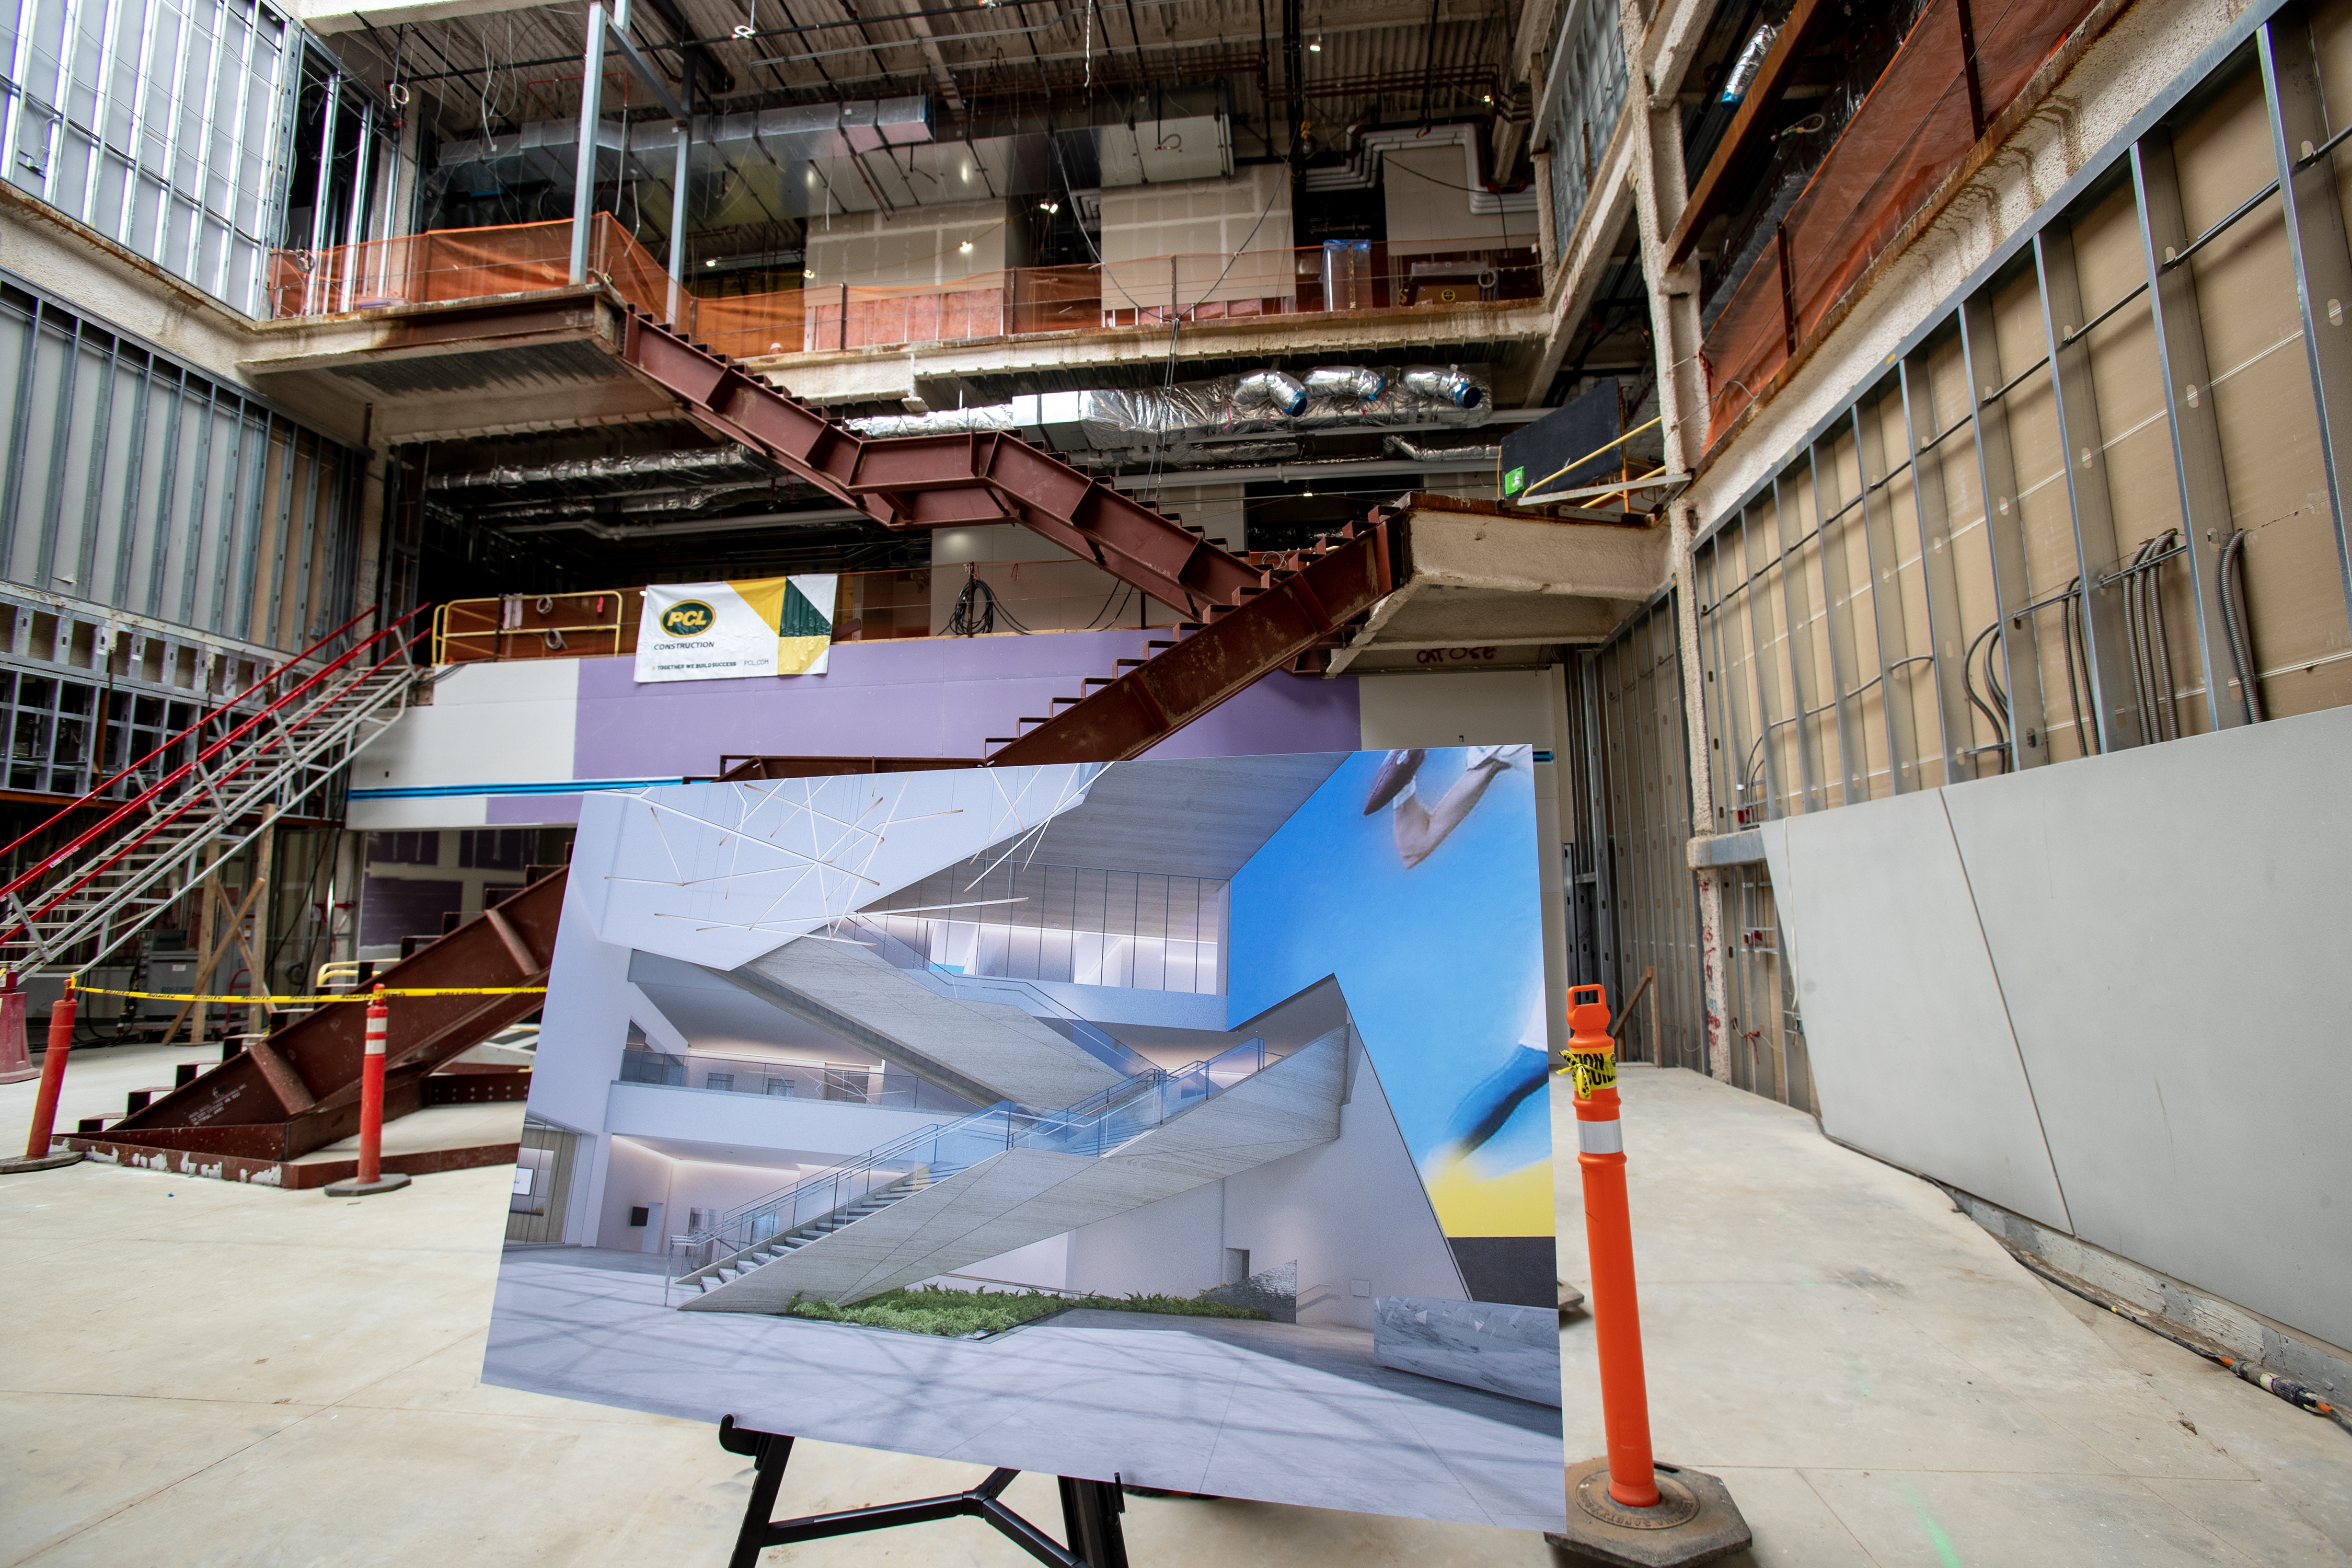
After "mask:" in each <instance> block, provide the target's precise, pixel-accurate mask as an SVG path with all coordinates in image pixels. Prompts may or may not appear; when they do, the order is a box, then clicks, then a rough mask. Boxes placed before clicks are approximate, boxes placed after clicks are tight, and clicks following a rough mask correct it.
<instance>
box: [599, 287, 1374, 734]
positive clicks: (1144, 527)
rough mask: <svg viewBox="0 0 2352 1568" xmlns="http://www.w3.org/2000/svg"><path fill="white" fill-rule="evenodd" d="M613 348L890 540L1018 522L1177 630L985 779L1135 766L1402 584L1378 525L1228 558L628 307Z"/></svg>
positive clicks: (724, 430) (1016, 446)
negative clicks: (863, 411)
mask: <svg viewBox="0 0 2352 1568" xmlns="http://www.w3.org/2000/svg"><path fill="white" fill-rule="evenodd" d="M621 337H622V342H621V343H620V345H619V351H618V352H619V353H620V356H621V357H622V359H623V360H625V362H626V363H628V364H629V365H630V366H631V367H633V368H634V369H635V370H636V371H637V372H638V373H639V374H642V375H644V376H645V377H646V379H648V380H649V381H652V382H654V383H655V384H657V385H659V386H661V387H663V388H665V389H666V390H667V391H668V392H669V393H670V394H671V395H674V396H676V397H677V399H678V400H679V401H680V402H681V403H682V404H683V405H685V408H686V410H687V413H688V416H690V417H692V418H693V419H694V420H695V422H696V423H697V424H698V425H700V426H703V427H704V428H706V429H707V430H709V431H710V432H711V433H712V434H714V435H717V436H720V437H725V438H728V439H730V440H734V441H738V442H740V443H741V444H743V445H744V446H746V447H751V449H752V450H753V451H756V452H760V453H762V454H764V455H765V456H766V457H768V458H770V459H772V461H774V462H775V463H777V464H778V465H779V466H781V467H782V468H785V469H786V470H788V471H789V472H791V473H793V475H795V476H797V477H798V478H800V479H805V480H806V481H808V482H809V483H811V484H813V485H815V486H816V487H817V488H819V489H823V490H824V491H825V492H827V493H828V494H830V495H832V496H834V497H835V498H837V499H838V500H842V501H844V502H845V503H847V504H848V505H851V506H854V507H856V508H857V509H859V510H862V511H864V512H865V513H866V515H867V516H869V517H871V518H873V519H874V520H875V521H877V522H879V523H881V524H882V525H884V526H885V527H887V528H892V529H899V530H906V529H919V528H959V527H972V526H977V525H984V524H992V523H1019V524H1020V525H1022V526H1023V527H1024V528H1027V529H1030V530H1031V531H1034V532H1036V533H1038V534H1040V535H1042V536H1043V537H1045V538H1046V539H1048V540H1051V541H1052V542H1054V543H1055V544H1057V545H1060V546H1061V547H1062V548H1064V549H1065V550H1067V551H1069V552H1071V553H1072V554H1074V555H1076V556H1078V557H1079V558H1081V559H1083V560H1087V561H1090V562H1092V563H1094V564H1096V565H1097V566H1099V567H1101V568H1102V569H1103V570H1104V571H1106V572H1108V573H1109V574H1111V575H1112V576H1114V577H1117V578H1118V580H1119V581H1121V582H1123V583H1127V584H1130V585H1131V586H1134V587H1136V588H1139V589H1141V590H1142V591H1143V592H1144V593H1146V594H1149V595H1151V596H1152V597H1153V598H1155V599H1158V600H1159V601H1160V603H1162V604H1166V605H1173V606H1175V607H1176V608H1177V609H1178V610H1179V611H1181V612H1182V613H1183V614H1184V615H1185V616H1187V617H1188V618H1187V619H1186V620H1185V621H1184V622H1183V623H1181V625H1180V626H1178V627H1177V628H1176V630H1177V635H1176V636H1175V637H1171V638H1167V639H1163V640H1159V641H1154V642H1153V643H1152V644H1151V647H1152V648H1153V649H1154V650H1156V651H1153V652H1152V653H1151V654H1150V657H1149V658H1143V659H1121V660H1120V661H1119V668H1118V669H1117V670H1115V671H1114V672H1112V673H1109V674H1105V675H1101V676H1089V677H1087V678H1086V679H1085V680H1084V681H1083V682H1082V683H1081V689H1080V690H1079V692H1078V693H1077V694H1076V695H1075V696H1071V697H1064V698H1057V699H1055V702H1054V704H1053V706H1054V707H1055V708H1056V709H1058V711H1055V712H1048V713H1044V714H1027V715H1023V716H1021V717H1020V718H1019V719H1018V720H1017V721H1016V723H1015V725H1014V731H1015V732H1014V733H1013V734H1012V735H1003V736H995V737H992V738H991V739H990V740H989V742H988V744H989V745H990V746H991V747H992V748H993V750H992V751H991V752H990V753H989V754H988V755H987V757H986V758H984V759H983V760H982V765H984V766H1023V765H1035V764H1039V763H1069V762H1119V761H1124V760H1126V759H1128V758H1130V757H1136V756H1140V755H1141V754H1142V753H1144V752H1147V751H1149V750H1150V749H1151V748H1152V747H1153V746H1154V745H1156V744H1158V743H1159V742H1160V741H1162V740H1164V739H1166V738H1167V737H1168V736H1169V735H1170V734H1171V733H1173V732H1174V731H1177V730H1180V729H1181V728H1182V727H1183V726H1185V725H1186V724H1189V723H1191V722H1192V721H1193V720H1195V719H1198V718H1199V717H1201V716H1202V714H1204V713H1206V712H1208V711H1209V710H1211V709H1213V708H1215V707H1216V706H1217V705H1218V704H1219V703H1221V702H1223V701H1225V700H1227V699H1229V698H1231V697H1234V696H1235V695H1237V694H1238V693H1240V692H1241V691H1243V690H1244V689H1246V688H1248V687H1249V686H1250V685H1252V684H1253V683H1254V682H1255V681H1256V680H1258V679H1260V678H1262V677H1264V676H1265V675H1268V674H1270V673H1272V672H1274V671H1276V670H1278V669H1291V670H1295V671H1298V672H1301V673H1307V672H1311V671H1312V670H1314V669H1318V668H1320V665H1319V662H1318V650H1319V649H1324V648H1328V647H1336V646H1338V644H1339V640H1340V639H1341V637H1342V635H1343V633H1344V632H1345V631H1346V629H1347V628H1348V627H1349V626H1351V625H1353V624H1355V623H1356V622H1358V621H1360V620H1361V618H1362V617H1364V616H1367V615H1369V614H1370V612H1371V609H1372V607H1373V606H1374V605H1377V604H1378V603H1379V602H1380V601H1381V598H1382V597H1383V596H1384V595H1387V594H1388V593H1389V592H1390V590H1391V588H1392V587H1393V586H1394V585H1395V584H1396V583H1398V582H1399V581H1401V580H1402V575H1403V564H1404V563H1402V562H1401V561H1399V560H1397V559H1395V557H1396V555H1398V554H1399V553H1401V552H1400V550H1399V548H1398V542H1396V541H1392V540H1391V524H1390V523H1389V522H1387V521H1384V520H1383V519H1382V518H1381V515H1380V513H1379V512H1378V511H1377V510H1375V511H1374V512H1373V513H1372V514H1371V516H1370V518H1369V519H1368V520H1367V521H1365V522H1363V523H1350V524H1349V525H1348V526H1347V527H1345V528H1342V529H1340V530H1339V531H1337V532H1336V533H1333V534H1328V535H1326V536H1324V537H1323V538H1321V539H1318V540H1317V541H1316V542H1315V543H1314V544H1313V545H1311V546H1309V547H1308V548H1307V549H1305V550H1301V551H1293V552H1286V553H1281V554H1272V555H1269V554H1258V555H1254V556H1243V555H1238V554H1235V553H1234V552H1231V551H1228V550H1224V549H1223V548H1221V547H1219V546H1217V545H1215V544H1213V543H1211V542H1209V541H1208V540H1207V538H1205V537H1204V536H1203V533H1202V530H1200V529H1197V528H1187V527H1185V526H1184V525H1183V524H1181V523H1180V522H1178V521H1175V520H1174V519H1172V518H1170V517H1167V516H1164V515H1162V514H1161V513H1160V512H1159V511H1158V510H1154V509H1153V508H1151V507H1149V506H1146V505H1144V504H1143V503H1142V502H1140V501H1138V500H1134V499H1133V498H1132V497H1130V496H1128V495H1126V494H1124V493H1122V492H1121V491H1120V490H1118V489H1117V488H1115V487H1114V486H1112V485H1109V484H1108V483H1105V482H1104V481H1102V480H1101V479H1097V478H1096V477H1094V476H1093V475H1091V474H1089V473H1087V472H1086V471H1084V470H1083V469H1080V468H1076V467H1074V466H1072V465H1071V464H1069V463H1066V462H1065V461H1063V460H1062V459H1061V458H1058V457H1055V455H1054V454H1053V453H1051V452H1048V451H1046V450H1045V448H1043V447H1038V446H1034V445H1033V444H1031V443H1029V442H1027V441H1024V440H1022V439H1021V438H1020V437H1016V436H1013V435H1010V434H1007V433H1003V432H994V431H990V432H966V433H962V434H958V435H948V436H907V437H890V438H878V439H867V438H865V437H859V436H856V435H855V434H853V433H852V432H850V431H849V430H847V429H846V428H845V427H844V426H841V425H840V424H838V423H837V422H835V420H834V419H832V418H831V417H829V416H827V415H825V414H824V412H823V411H822V410H820V409H818V408H815V407H814V406H812V405H808V404H805V403H803V402H801V401H800V400H799V399H798V398H795V397H793V396H791V395H789V394H787V393H785V392H782V391H781V390H780V389H778V388H777V387H775V386H773V385H771V384H769V383H768V382H767V381H765V380H764V379H762V378H761V377H760V376H758V375H755V374H752V373H751V372H749V371H747V370H745V369H743V368H742V367H741V366H740V365H739V364H737V363H735V362H734V361H733V360H731V359H730V358H729V357H728V356H727V355H725V354H723V353H719V352H718V351H717V350H715V349H712V348H710V347H709V345H708V344H704V343H699V342H694V341H692V340H690V339H688V338H687V337H684V336H682V335H680V334H679V333H677V332H676V331H672V330H670V329H669V328H668V327H667V326H665V325H663V324H662V323H661V322H660V321H658V320H656V318H654V317H653V316H651V315H648V314H646V312H644V311H642V310H637V309H636V308H635V307H629V309H628V315H627V317H626V322H625V330H624V331H623V332H622V334H621ZM1025 725H1034V726H1035V728H1034V729H1026V730H1024V729H1023V728H1022V726H1025Z"/></svg>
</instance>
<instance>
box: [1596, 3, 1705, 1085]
mask: <svg viewBox="0 0 2352 1568" xmlns="http://www.w3.org/2000/svg"><path fill="white" fill-rule="evenodd" d="M1697 9H1699V8H1698V7H1695V6H1691V5H1682V6H1678V7H1676V13H1677V16H1680V17H1687V16H1689V15H1691V14H1693V13H1695V12H1696V10H1697ZM1622 18H1623V22H1624V26H1625V28H1626V45H1627V47H1626V51H1625V52H1626V58H1627V62H1628V74H1629V76H1630V78H1631V80H1630V83H1629V87H1628V91H1627V101H1628V103H1629V105H1631V106H1633V110H1634V112H1633V114H1632V115H1631V117H1630V127H1631V130H1632V132H1633V138H1634V146H1633V212H1634V216H1635V219H1636V221H1637V222H1638V223H1639V225H1640V227H1641V236H1642V276H1643V279H1645V280H1646V281H1647V283H1648V285H1649V294H1650V317H1651V338H1652V342H1653V343H1654V345H1655V348H1656V352H1657V355H1658V413H1659V416H1660V419H1661V424H1662V426H1663V427H1664V431H1665V466H1666V471H1667V472H1669V473H1688V472H1689V471H1690V470H1691V468H1692V467H1693V465H1694V460H1695V459H1696V457H1697V456H1698V454H1699V452H1700V451H1701V450H1702V449H1703V445H1704V443H1705V441H1706V386H1705V384H1703V382H1702V380H1701V377H1700V371H1699V359H1698V355H1699V343H1700V341H1701V333H1700V331H1699V320H1698V267H1697V264H1696V262H1692V263H1688V264H1685V266H1684V267H1681V268H1669V267H1668V266H1667V265H1666V250H1665V240H1666V237H1667V236H1668V235H1670V234H1672V233H1673V232H1674V228H1675V220H1676V219H1677V218H1679V217H1680V216H1682V209H1683V204H1684V202H1685V200H1687V199H1688V194H1689V193H1688V192H1687V190H1686V189H1685V185H1684V166H1683V130H1682V110H1681V108H1680V106H1679V105H1678V104H1677V103H1676V102H1675V87H1676V85H1677V84H1678V82H1679V79H1680V78H1681V75H1682V68H1683V66H1684V65H1685V63H1686V62H1687V58H1688V55H1687V52H1686V50H1685V49H1682V48H1671V49H1670V50H1669V51H1668V53H1669V54H1670V56H1671V58H1670V60H1669V59H1662V60H1660V61H1659V62H1658V64H1659V67H1660V70H1659V71H1658V72H1656V73H1654V72H1652V71H1648V70H1645V69H1644V68H1643V66H1644V64H1645V52H1644V51H1643V48H1642V47H1641V46H1642V44H1643V41H1644V37H1645V35H1647V34H1649V33H1650V28H1648V27H1647V26H1643V18H1642V16H1641V15H1640V11H1639V8H1638V7H1637V6H1634V5H1627V6H1625V8H1624V10H1623V12H1622ZM1662 20H1668V21H1671V20H1672V19H1670V18H1662ZM1665 31H1666V33H1667V34H1669V35H1673V34H1675V31H1676V29H1675V28H1674V27H1672V26H1669V27H1667V28H1666V29H1665ZM1669 77H1670V78H1672V79H1666V78H1669ZM1667 515H1668V521H1669V524H1670V526H1671V527H1672V529H1673V531H1674V533H1673V542H1672V544H1671V546H1670V549H1669V553H1670V559H1671V560H1672V563H1673V571H1674V584H1675V589H1676V590H1677V591H1676V593H1675V640H1676V643H1677V645H1678V647H1679V650H1680V654H1681V657H1680V658H1678V659H1677V660H1676V661H1675V668H1677V669H1678V670H1679V671H1680V672H1681V676H1682V690H1681V693H1680V695H1681V698H1682V704H1683V714H1684V721H1683V726H1682V728H1683V734H1684V739H1685V742H1686V743H1687V745H1688V747H1689V757H1688V763H1687V765H1686V768H1685V774H1686V776H1687V778H1688V780H1689V785H1690V796H1691V799H1690V822H1691V826H1692V828H1693V829H1694V830H1695V831H1698V830H1703V829H1704V828H1712V827H1713V826H1714V825H1715V785H1714V773H1713V772H1712V770H1710V769H1709V768H1708V767H1707V765H1706V741H1707V729H1706V698H1705V695H1704V692H1703V688H1704V686H1705V684H1706V677H1705V674H1704V673H1703V672H1704V671H1705V669H1706V662H1705V661H1704V660H1703V659H1702V658H1700V657H1699V642H1698V607H1699V592H1698V581H1697V577H1696V574H1695V573H1694V571H1693V570H1692V560H1691V546H1692V542H1693V540H1694V539H1696V536H1697V532H1698V527H1699V517H1698V513H1697V512H1696V510H1693V509H1692V508H1690V507H1686V506H1674V507H1670V508H1669V509H1668V512H1667ZM1667 874H1668V875H1670V876H1673V875H1684V874H1688V873H1685V871H1684V868H1681V867H1671V868H1667ZM1696 878H1697V881H1698V953H1699V974H1700V984H1701V990H1702V993H1703V1000H1704V1016H1703V1018H1702V1020H1701V1022H1702V1027H1703V1031H1704V1033H1703V1036H1702V1038H1703V1041H1704V1049H1705V1051H1706V1071H1707V1073H1708V1075H1709V1076H1710V1077H1713V1078H1717V1079H1722V1080H1724V1081H1726V1082H1728V1081H1729V1080H1730V1077H1731V1053H1730V1051H1729V1049H1728V1048H1727V1045H1726V1042H1725V1040H1724V1037H1723V1010H1724V994H1723V973H1724V940H1723V883H1722V881H1721V879H1720V878H1719V875H1718V873H1717V872H1716V871H1714V870H1712V869H1707V870H1702V871H1699V872H1697V873H1696Z"/></svg>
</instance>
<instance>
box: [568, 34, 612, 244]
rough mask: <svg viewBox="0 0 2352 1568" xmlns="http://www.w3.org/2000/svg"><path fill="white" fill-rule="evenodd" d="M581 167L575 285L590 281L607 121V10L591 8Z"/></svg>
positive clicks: (575, 195)
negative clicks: (600, 149) (599, 145)
mask: <svg viewBox="0 0 2352 1568" xmlns="http://www.w3.org/2000/svg"><path fill="white" fill-rule="evenodd" d="M580 70H581V76H580V163H579V170H578V173H577V174H575V175H574V176H573V179H572V281H573V282H574V283H585V282H587V281H588V224H589V220H590V219H591V218H593V217H594V216H596V127H597V125H598V123H599V122H600V121H603V120H604V6H603V5H590V6H589V7H588V47H587V52H586V53H585V54H584V55H583V57H582V58H581V66H580Z"/></svg>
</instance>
